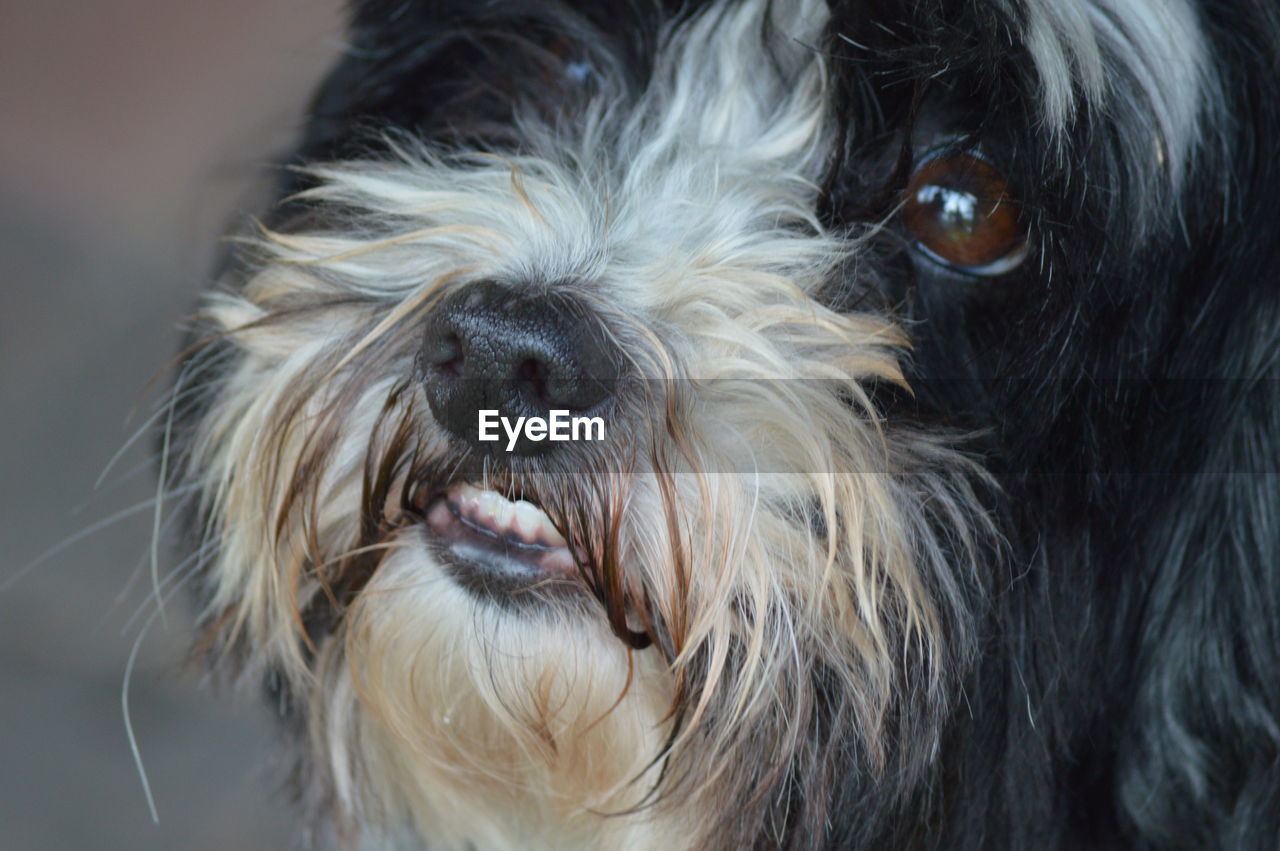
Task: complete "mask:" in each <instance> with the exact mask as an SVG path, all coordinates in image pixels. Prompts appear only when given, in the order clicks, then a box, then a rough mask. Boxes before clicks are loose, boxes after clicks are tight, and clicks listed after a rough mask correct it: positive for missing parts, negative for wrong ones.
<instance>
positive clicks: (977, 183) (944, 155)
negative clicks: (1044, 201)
mask: <svg viewBox="0 0 1280 851" xmlns="http://www.w3.org/2000/svg"><path fill="white" fill-rule="evenodd" d="M902 223H903V225H905V226H906V228H907V231H908V232H909V233H910V234H911V237H912V238H913V239H914V240H915V241H916V246H917V248H919V249H920V251H921V253H923V254H924V255H925V256H927V257H928V258H929V259H931V260H933V261H935V262H938V263H941V264H942V265H944V266H947V267H949V268H952V269H955V270H957V271H959V272H964V273H966V274H970V275H984V276H990V275H1002V274H1004V273H1005V272H1008V271H1010V270H1011V269H1013V268H1015V267H1016V266H1017V265H1018V264H1019V263H1021V262H1022V261H1023V259H1024V258H1025V257H1026V256H1027V231H1026V226H1025V224H1024V222H1023V217H1022V208H1021V205H1020V204H1019V203H1018V201H1017V199H1015V198H1014V197H1013V194H1012V193H1011V192H1010V191H1009V186H1008V184H1007V183H1005V180H1004V177H1003V176H1002V175H1001V174H1000V172H999V171H997V170H996V168H995V167H994V166H993V165H991V163H989V162H987V161H986V160H984V159H980V158H979V157H977V156H975V155H974V154H967V153H959V152H954V151H943V152H941V153H938V154H936V155H934V156H932V157H929V158H928V159H926V160H925V161H924V162H923V163H922V164H921V165H920V166H919V167H918V168H917V169H916V171H915V173H914V174H913V175H912V176H911V181H910V182H909V183H908V184H907V191H906V198H905V199H904V202H903V207H902Z"/></svg>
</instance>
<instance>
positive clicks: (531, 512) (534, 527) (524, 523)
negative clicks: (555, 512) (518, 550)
mask: <svg viewBox="0 0 1280 851" xmlns="http://www.w3.org/2000/svg"><path fill="white" fill-rule="evenodd" d="M515 509H516V510H515V530H516V534H517V535H519V536H520V537H521V538H523V539H524V540H526V541H536V540H537V539H538V530H539V529H541V528H542V525H543V524H544V523H545V522H546V520H547V515H545V514H543V513H542V509H540V508H538V507H537V506H535V505H534V504H533V503H531V502H525V501H524V500H523V499H521V500H517V501H516V504H515Z"/></svg>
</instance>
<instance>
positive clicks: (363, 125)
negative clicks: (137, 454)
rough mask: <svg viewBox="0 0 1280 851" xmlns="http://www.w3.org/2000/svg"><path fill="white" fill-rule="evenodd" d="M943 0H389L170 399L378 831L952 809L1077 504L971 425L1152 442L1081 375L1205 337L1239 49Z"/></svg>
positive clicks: (1173, 0) (324, 759)
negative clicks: (1198, 306) (1195, 291)
mask: <svg viewBox="0 0 1280 851" xmlns="http://www.w3.org/2000/svg"><path fill="white" fill-rule="evenodd" d="M899 6H900V4H877V3H874V2H873V3H856V4H855V3H850V4H844V3H834V4H830V5H826V4H822V3H818V2H799V3H789V4H780V3H767V2H763V0H743V2H724V1H723V0H722V1H721V2H712V3H708V4H704V5H698V4H695V5H693V6H691V7H689V8H684V7H682V8H681V9H678V10H677V9H670V10H664V9H662V8H661V7H660V6H659V5H657V4H655V5H653V6H652V7H649V6H644V7H643V8H636V7H633V6H631V5H629V4H618V5H616V6H614V5H611V4H604V5H602V6H599V7H596V6H592V7H590V8H585V7H584V8H582V9H575V8H572V7H571V6H569V5H560V4H523V3H509V4H503V3H499V4H484V5H482V6H473V5H472V4H461V5H459V7H458V8H457V9H453V10H451V11H446V10H444V9H441V8H437V7H436V5H434V4H422V5H421V6H419V5H415V4H386V3H379V2H366V3H363V4H360V5H359V6H358V7H357V9H356V15H355V23H354V28H353V39H354V45H355V46H354V48H353V51H352V53H351V56H350V58H348V59H347V60H345V61H344V63H343V64H342V65H340V66H339V68H338V69H337V70H336V71H335V72H334V74H333V76H332V77H331V79H330V81H329V82H328V83H327V85H326V87H325V88H324V90H322V92H321V95H320V97H319V98H318V100H317V102H316V115H315V118H314V119H313V121H312V124H311V126H310V128H309V131H308V135H307V138H306V139H305V140H304V143H303V145H302V147H301V149H300V152H299V155H298V160H299V162H298V168H297V170H296V171H295V172H294V173H293V176H292V177H290V179H289V180H288V185H287V187H286V189H287V191H288V199H287V201H286V202H285V203H284V204H283V205H282V206H281V207H280V208H279V209H278V210H277V211H276V212H274V213H273V214H272V216H271V217H270V218H269V220H268V221H267V223H266V224H265V225H263V226H262V227H261V228H260V230H259V231H258V232H257V233H255V234H253V235H251V236H247V237H245V238H243V239H242V240H241V241H240V243H239V247H238V249H237V250H236V254H235V257H234V261H235V262H234V263H233V264H232V268H231V270H230V271H229V272H228V274H227V275H226V278H225V281H224V286H222V287H220V288H219V289H217V290H215V291H214V292H213V293H211V294H210V295H209V296H208V298H207V299H206V301H205V303H204V307H203V310H202V313H201V319H200V323H199V327H198V328H197V336H198V338H199V339H200V340H201V341H202V342H201V343H200V344H199V345H198V346H197V347H196V349H195V350H194V351H195V354H193V355H192V357H191V358H190V360H189V361H188V363H187V366H186V369H185V370H184V374H183V377H182V379H181V380H180V382H179V385H178V387H177V389H176V391H175V399H176V400H177V401H176V402H175V404H176V405H178V406H179V407H180V409H179V411H178V415H177V416H176V418H175V419H176V422H177V426H176V430H175V431H174V433H173V434H172V435H171V436H170V440H169V441H168V442H169V443H171V444H172V447H173V453H172V458H173V461H172V468H173V469H174V470H175V471H176V472H175V473H174V480H175V483H176V485H177V488H178V489H179V490H180V491H181V492H183V493H191V494H194V495H195V496H194V497H193V498H192V500H191V507H192V512H193V516H194V517H195V518H196V523H195V528H197V529H198V530H199V547H200V549H199V552H200V553H201V562H202V575H203V577H204V590H203V600H202V602H203V604H204V611H205V622H204V633H203V636H204V637H203V641H204V646H205V647H206V648H207V649H208V650H209V651H210V652H211V653H212V655H213V656H214V657H216V658H219V659H225V660H227V661H229V662H232V663H234V664H235V665H236V666H238V669H239V670H241V671H244V672H246V673H247V674H248V675H250V676H265V677H267V678H268V680H269V682H270V688H271V689H272V690H273V691H274V692H275V693H276V694H277V696H278V697H279V698H280V700H281V702H282V705H284V706H286V707H287V709H288V712H289V714H290V715H292V716H293V717H294V718H295V720H296V721H297V727H298V732H297V738H298V744H299V746H300V747H299V752H300V759H301V760H302V763H301V765H302V767H301V769H300V771H299V776H300V778H301V784H300V791H301V793H302V796H303V798H304V800H305V801H306V803H307V804H308V806H309V807H310V808H311V810H312V812H313V815H315V816H316V817H323V818H325V819H328V820H329V821H330V822H331V823H332V824H333V825H334V826H335V827H336V829H337V831H338V833H339V835H340V836H341V837H343V838H344V839H346V840H347V841H349V842H352V843H358V842H367V843H372V844H375V845H376V844H379V843H386V842H390V841H392V840H393V839H394V838H396V837H397V836H400V835H401V834H402V833H403V834H404V835H416V836H421V837H427V838H429V839H431V840H432V841H434V842H438V843H441V844H442V846H443V847H467V846H468V845H470V846H478V847H483V848H505V847H509V848H523V847H530V846H531V844H537V843H541V845H542V846H545V847H557V848H561V847H574V846H582V847H612V846H615V845H617V846H626V847H651V846H656V845H659V844H668V845H669V844H672V843H674V844H676V845H687V846H689V847H703V846H710V847H747V846H755V845H759V844H764V845H768V844H780V845H796V846H801V847H809V846H813V845H820V844H823V843H827V842H843V843H845V844H854V843H857V842H876V841H880V842H883V841H887V840H892V841H896V842H899V844H902V843H905V842H908V841H919V837H920V836H925V835H929V832H930V831H932V830H936V829H937V828H936V826H935V825H933V824H931V823H925V824H923V825H922V824H920V823H910V822H907V823H904V822H903V819H902V813H903V812H904V810H905V808H908V807H916V806H921V807H924V806H926V805H928V804H929V802H930V801H932V800H933V793H930V792H929V791H928V790H929V789H930V788H932V787H933V786H936V785H937V783H938V782H939V781H938V778H939V777H942V776H944V775H945V770H946V769H945V768H944V765H943V764H944V762H945V760H944V759H943V757H942V756H940V755H941V754H943V752H944V750H945V749H946V748H949V747H951V746H952V743H953V741H954V739H953V734H952V732H951V731H952V730H953V727H952V726H951V725H952V724H953V721H952V719H953V716H954V714H955V711H956V708H957V705H958V704H959V702H960V700H961V695H962V693H964V692H965V690H966V688H972V687H973V684H974V683H975V682H976V680H975V679H974V678H975V677H977V676H979V674H977V673H975V672H978V671H980V670H981V666H980V665H979V663H978V661H977V659H978V657H977V656H976V646H977V644H976V641H977V639H978V637H979V634H980V632H981V631H982V629H983V626H982V625H983V624H984V623H989V619H990V617H991V611H992V609H991V608H990V607H989V606H988V605H987V604H986V603H983V602H980V601H983V600H987V599H989V598H990V596H991V589H992V588H993V587H1000V586H1001V584H1002V583H1004V582H1006V581H1007V576H1006V574H1005V573H1004V571H1005V569H1006V568H1005V567H1004V566H1003V565H1005V564H1007V563H1018V559H1017V555H1016V553H1017V552H1018V550H1019V548H1021V547H1027V548H1034V547H1035V546H1036V545H1037V543H1038V542H1041V541H1043V540H1046V539H1047V538H1049V537H1050V535H1051V532H1052V531H1056V530H1057V528H1058V527H1056V526H1054V524H1053V522H1052V521H1049V522H1046V523H1042V524H1041V525H1040V526H1038V527H1030V526H1028V525H1027V524H1028V523H1029V522H1032V521H1028V520H1027V516H1028V515H1030V516H1033V517H1034V516H1039V517H1040V519H1041V520H1043V515H1042V510H1043V507H1044V506H1043V504H1042V503H1040V502H1034V503H1030V502H1023V503H1019V504H1017V505H1015V506H1014V507H1013V508H1011V509H1008V510H1006V509H1004V508H1002V507H1001V506H1002V505H1003V503H1002V502H1001V500H1002V499H1003V497H1001V496H999V495H998V494H999V493H1000V492H1001V491H1000V489H999V488H989V484H990V481H991V480H990V478H989V476H988V473H987V472H985V471H984V470H983V469H982V467H983V465H982V464H980V463H977V462H976V461H975V459H974V458H973V457H971V456H970V455H966V454H964V453H963V452H962V451H960V449H959V448H958V447H959V443H960V430H961V429H974V428H977V429H985V430H987V431H986V433H984V434H983V435H981V436H980V437H978V438H975V440H977V441H978V442H977V443H976V445H978V446H980V447H982V452H983V453H984V457H983V458H982V459H981V460H983V461H985V462H986V463H987V464H988V465H989V466H990V467H992V468H993V469H996V470H997V471H1001V469H1002V468H1003V469H1004V470H1008V469H1010V468H1018V469H1019V470H1021V469H1024V468H1021V467H1018V465H1026V464H1030V465H1036V464H1041V463H1046V462H1049V461H1051V462H1052V463H1060V462H1061V461H1062V459H1063V456H1064V455H1065V456H1067V458H1068V459H1069V460H1072V461H1074V460H1079V461H1080V463H1085V464H1088V463H1090V462H1091V461H1093V460H1094V459H1095V458H1096V457H1099V455H1101V456H1106V455H1107V454H1108V453H1109V452H1110V451H1111V450H1110V448H1108V445H1107V444H1106V441H1105V440H1095V441H1094V442H1093V443H1087V442H1084V441H1082V440H1081V437H1082V435H1084V434H1085V433H1087V432H1089V431H1090V429H1089V428H1086V427H1084V426H1081V424H1080V420H1082V419H1085V420H1088V421H1089V422H1094V421H1096V417H1095V415H1094V413H1093V412H1092V411H1091V405H1090V404H1088V403H1086V402H1080V401H1078V400H1077V399H1076V397H1075V396H1073V395H1072V394H1073V393H1075V392H1076V391H1075V388H1076V387H1077V385H1078V382H1079V379H1080V376H1082V375H1085V376H1098V375H1102V376H1104V377H1108V378H1112V377H1116V378H1124V377H1127V376H1130V375H1141V374H1143V369H1145V368H1146V367H1147V365H1148V364H1149V363H1150V358H1151V357H1153V354H1152V352H1153V348H1152V347H1153V345H1158V344H1160V343H1161V341H1165V340H1167V339H1168V335H1169V333H1170V332H1169V328H1170V327H1171V323H1174V322H1175V321H1176V315H1175V313H1174V312H1173V311H1172V310H1171V309H1168V308H1167V307H1164V308H1158V307H1157V305H1164V306H1167V305H1169V304H1170V303H1171V302H1170V299H1171V296H1170V292H1169V288H1171V287H1178V286H1182V287H1184V288H1185V287H1186V286H1187V279H1186V276H1187V275H1189V274H1192V273H1191V272H1188V271H1186V269H1187V268H1189V267H1187V266H1186V261H1185V256H1184V255H1185V252H1182V253H1181V254H1179V255H1176V256H1171V255H1170V254H1169V253H1168V249H1167V246H1168V245H1169V244H1170V241H1171V240H1173V239H1174V238H1175V235H1178V234H1180V233H1181V231H1180V230H1179V229H1190V230H1192V231H1195V232H1199V231H1200V230H1201V229H1202V227H1203V224H1202V223H1203V222H1204V221H1206V220H1209V219H1211V218H1212V216H1209V215H1207V214H1205V213H1204V212H1203V211H1200V210H1195V209H1191V208H1189V207H1188V206H1187V205H1186V204H1185V202H1184V199H1185V198H1187V197H1188V195H1189V194H1191V193H1195V192H1206V191H1209V190H1208V187H1219V188H1220V187H1221V179H1220V176H1219V175H1218V174H1217V173H1216V172H1215V171H1214V169H1215V168H1217V164H1218V163H1220V162H1221V161H1222V159H1223V158H1224V157H1225V156H1226V154H1225V153H1224V152H1225V151H1226V150H1227V148H1228V143H1227V141H1226V138H1225V137H1226V135H1227V134H1226V133H1225V132H1221V133H1217V132H1211V131H1210V130H1209V129H1206V128H1210V127H1218V126H1220V125H1221V124H1222V122H1223V121H1224V119H1223V116H1222V115H1221V113H1220V110H1221V109H1222V107H1223V103H1224V101H1223V97H1224V95H1223V91H1224V87H1225V85H1226V84H1225V82H1224V80H1223V78H1222V77H1220V76H1218V74H1217V73H1216V71H1215V70H1214V56H1213V50H1214V47H1213V45H1212V44H1211V43H1210V41H1209V39H1208V37H1207V36H1206V35H1204V29H1205V23H1204V20H1203V18H1202V15H1201V13H1200V12H1199V11H1197V9H1196V8H1195V7H1194V5H1193V4H1191V3H1187V2H1181V0H1169V2H1164V3H1153V4H1147V3H1139V2H1136V0H1134V2H1130V0H1107V2H1084V0H1081V1H1080V2H1069V3H1062V4H1048V3H1041V2H1026V3H1019V2H1009V3H999V4H992V5H991V6H990V7H989V8H982V9H977V8H972V7H970V6H969V5H966V4H946V3H939V4H919V5H918V6H916V7H912V8H911V9H902V8H899ZM1205 251H1206V252H1208V251H1209V248H1208V247H1206V248H1205ZM1214 253H1221V252H1214ZM1180 258H1181V259H1180ZM1161 287H1164V290H1160V288H1161ZM1138 315H1141V316H1142V317H1143V323H1142V324H1144V325H1145V326H1147V327H1143V328H1142V329H1140V333H1134V332H1133V329H1132V328H1131V327H1130V326H1131V325H1132V320H1133V319H1134V317H1135V316H1138ZM904 329H906V330H904ZM908 332H911V333H908ZM909 346H914V348H915V350H916V354H915V356H914V358H915V359H914V361H911V360H909V359H908V347H909ZM1144 358H1145V359H1146V360H1144ZM1010 379H1013V380H1010ZM1046 388H1048V389H1046ZM913 394H914V395H913ZM484 411H491V412H492V413H493V414H494V415H495V416H502V417H507V418H509V419H510V420H512V421H514V420H516V419H517V418H518V417H524V418H525V419H526V420H528V419H529V418H535V417H544V418H545V417H549V416H552V415H553V412H555V411H562V412H564V413H565V414H572V415H574V416H581V417H583V418H587V419H595V420H598V421H599V423H600V427H599V437H600V438H601V439H599V440H595V441H588V440H578V441H573V440H569V441H563V442H560V443H559V444H558V445H557V444H555V443H553V442H552V441H550V440H547V441H538V440H535V439H533V436H532V435H531V434H530V433H529V432H526V434H525V436H524V437H519V436H517V435H515V434H514V433H512V435H511V438H510V440H509V441H508V440H507V439H506V436H505V435H501V436H500V439H499V440H497V441H496V442H493V443H486V442H485V441H483V440H482V439H481V425H482V423H481V416H482V412H484ZM1058 413H1062V416H1058ZM1091 418H1092V419H1091ZM1059 440H1060V441H1061V442H1062V443H1063V444H1065V446H1066V448H1065V449H1064V448H1062V445H1059ZM1100 446H1102V447H1103V448H1102V449H1099V447H1100ZM1086 452H1088V453H1093V454H1089V455H1088V456H1087V457H1086V456H1085V454H1084V453H1086ZM1027 493H1032V491H1027ZM993 518H994V519H993ZM1046 530H1049V531H1046ZM1007 547H1012V548H1013V549H1014V552H1015V556H1014V558H1013V559H1012V560H1011V562H1006V556H1007V555H1008V554H1007V553H1005V552H1004V550H1005V548H1007ZM1018 569H1019V570H1021V569H1022V568H1021V567H1019V568H1018ZM966 684H968V685H966ZM855 809H856V810H857V811H858V813H859V814H860V816H859V817H855V813H854V812H853V810H855ZM913 837H914V838H915V839H914V840H913V839H912V838H913Z"/></svg>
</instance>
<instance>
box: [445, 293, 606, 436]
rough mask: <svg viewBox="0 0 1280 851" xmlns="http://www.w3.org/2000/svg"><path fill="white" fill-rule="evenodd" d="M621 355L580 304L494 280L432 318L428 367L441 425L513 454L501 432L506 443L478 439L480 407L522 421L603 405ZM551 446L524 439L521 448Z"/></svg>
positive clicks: (451, 300)
mask: <svg viewBox="0 0 1280 851" xmlns="http://www.w3.org/2000/svg"><path fill="white" fill-rule="evenodd" d="M619 355H620V353H619V352H618V349H617V347H616V346H615V345H614V344H613V343H612V341H611V340H610V339H609V337H608V336H607V334H606V333H605V329H604V326H603V325H602V324H601V323H600V321H599V320H598V319H596V318H595V317H594V316H592V315H591V314H590V312H589V311H587V310H586V309H585V308H583V307H582V306H581V305H579V304H577V303H576V302H574V301H572V300H570V299H567V298H563V297H557V296H554V295H548V294H547V293H545V292H532V291H522V290H517V289H514V288H512V287H508V286H504V285H502V284H496V283H492V282H487V281H486V282H480V283H476V284H470V285H467V286H465V287H463V288H461V289H459V290H457V291H455V292H453V293H450V294H449V295H447V296H445V298H444V299H442V300H441V302H440V304H439V305H437V306H436V308H435V309H434V310H433V311H432V312H431V315H430V317H429V318H428V320H427V325H426V329H425V333H424V336H423V341H422V352H421V356H420V365H421V370H422V374H423V379H424V381H425V385H426V391H427V401H428V403H429V404H430V405H431V412H432V414H433V415H434V416H435V418H436V420H437V421H438V422H439V423H440V424H442V425H443V426H444V427H445V428H447V429H448V430H449V431H450V432H452V433H453V434H454V435H456V436H457V437H460V438H462V439H463V440H466V441H467V442H468V443H472V444H475V445H477V446H480V447H481V448H490V449H493V448H494V446H495V445H496V446H498V447H500V448H503V449H505V447H506V444H507V438H506V435H505V434H503V433H502V431H501V429H499V433H500V434H502V435H503V436H502V438H501V439H500V440H499V441H498V442H497V444H492V443H490V444H480V443H478V442H477V437H478V432H479V416H480V411H482V410H496V411H498V413H499V415H500V416H503V417H507V418H508V419H509V420H510V421H512V422H513V423H514V422H515V420H516V418H517V417H526V418H527V417H547V416H548V414H549V412H550V411H553V410H565V411H568V412H570V414H584V413H586V412H588V411H592V410H593V409H598V408H600V407H601V406H602V405H603V404H604V403H605V402H607V401H608V400H609V399H610V397H611V395H612V388H613V385H614V380H615V379H616V378H617V376H618V371H619V368H620V363H621V358H620V356H619ZM606 427H607V426H606ZM549 448H550V446H549V445H548V443H547V442H546V441H542V442H533V441H529V440H523V439H522V440H521V441H520V442H519V444H518V445H517V446H516V448H515V449H514V452H516V453H517V454H526V455H527V454H534V453H538V452H542V451H546V450H547V449H549Z"/></svg>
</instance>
